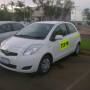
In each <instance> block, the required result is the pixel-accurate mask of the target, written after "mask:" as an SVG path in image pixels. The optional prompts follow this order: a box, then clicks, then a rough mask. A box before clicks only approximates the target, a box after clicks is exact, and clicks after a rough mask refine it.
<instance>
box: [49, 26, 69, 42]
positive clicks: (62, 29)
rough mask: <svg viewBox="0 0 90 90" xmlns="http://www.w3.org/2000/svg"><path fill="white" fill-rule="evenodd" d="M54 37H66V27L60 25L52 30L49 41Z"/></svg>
mask: <svg viewBox="0 0 90 90" xmlns="http://www.w3.org/2000/svg"><path fill="white" fill-rule="evenodd" d="M56 35H62V36H66V35H67V29H66V25H65V24H61V25H59V26H57V27H56V29H55V30H54V32H53V34H52V36H51V38H50V40H51V41H52V40H54V39H55V36H56Z"/></svg>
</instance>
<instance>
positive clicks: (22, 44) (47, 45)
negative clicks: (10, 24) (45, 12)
mask: <svg viewBox="0 0 90 90" xmlns="http://www.w3.org/2000/svg"><path fill="white" fill-rule="evenodd" d="M80 41H81V40H80V34H79V32H78V31H77V29H76V27H75V26H74V25H73V24H72V23H69V22H60V21H45V22H44V21H43V22H36V23H32V24H31V25H29V26H27V27H26V28H24V29H22V30H21V31H20V32H18V33H17V34H16V35H14V36H13V37H11V38H9V39H7V40H5V41H3V42H2V43H1V45H0V65H1V66H2V67H4V68H6V69H9V70H12V71H16V72H23V73H33V72H40V73H42V74H45V73H47V72H48V71H49V70H50V68H51V64H52V63H54V62H56V61H58V60H60V59H62V58H63V57H66V56H68V55H69V54H71V53H74V54H75V55H78V54H79V51H80Z"/></svg>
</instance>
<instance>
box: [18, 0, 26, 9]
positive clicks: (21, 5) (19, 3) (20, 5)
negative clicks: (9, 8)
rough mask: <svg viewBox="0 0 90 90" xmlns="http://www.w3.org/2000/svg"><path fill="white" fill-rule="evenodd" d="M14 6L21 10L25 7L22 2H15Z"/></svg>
mask: <svg viewBox="0 0 90 90" xmlns="http://www.w3.org/2000/svg"><path fill="white" fill-rule="evenodd" d="M16 6H17V7H19V8H23V7H24V6H25V4H24V2H22V1H17V2H16Z"/></svg>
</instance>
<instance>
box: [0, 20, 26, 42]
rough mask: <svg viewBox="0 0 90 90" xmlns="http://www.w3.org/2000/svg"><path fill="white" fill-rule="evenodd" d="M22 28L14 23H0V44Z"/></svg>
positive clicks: (22, 26) (21, 25)
mask: <svg viewBox="0 0 90 90" xmlns="http://www.w3.org/2000/svg"><path fill="white" fill-rule="evenodd" d="M24 26H25V25H24V24H21V23H19V22H15V21H0V42H1V41H3V40H5V39H7V38H8V37H11V36H13V35H14V34H16V32H18V31H19V30H20V29H22V28H24Z"/></svg>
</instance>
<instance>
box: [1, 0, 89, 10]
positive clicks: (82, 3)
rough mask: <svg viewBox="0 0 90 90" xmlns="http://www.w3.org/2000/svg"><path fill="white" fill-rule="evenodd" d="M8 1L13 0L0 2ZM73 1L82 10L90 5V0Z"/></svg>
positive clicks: (29, 1)
mask: <svg viewBox="0 0 90 90" xmlns="http://www.w3.org/2000/svg"><path fill="white" fill-rule="evenodd" d="M8 1H11V0H0V4H1V3H7V2H8ZM14 1H15V0H14ZM16 1H17V0H16ZM22 1H25V2H26V4H27V5H31V6H33V5H34V4H33V3H32V0H22ZM73 1H74V2H75V6H76V7H78V8H80V9H81V10H82V9H84V8H87V7H90V0H73Z"/></svg>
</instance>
